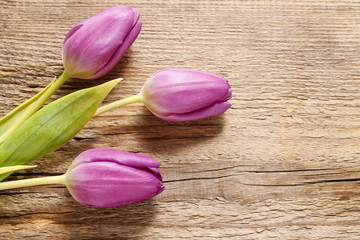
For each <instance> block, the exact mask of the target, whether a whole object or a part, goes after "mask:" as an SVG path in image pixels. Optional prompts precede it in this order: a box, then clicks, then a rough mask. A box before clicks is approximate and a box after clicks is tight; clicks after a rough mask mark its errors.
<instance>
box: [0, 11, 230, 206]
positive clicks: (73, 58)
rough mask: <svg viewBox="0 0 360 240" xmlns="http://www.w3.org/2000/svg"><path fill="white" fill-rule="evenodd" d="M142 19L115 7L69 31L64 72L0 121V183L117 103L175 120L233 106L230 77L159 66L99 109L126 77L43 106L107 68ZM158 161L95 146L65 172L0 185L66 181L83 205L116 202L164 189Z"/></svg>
mask: <svg viewBox="0 0 360 240" xmlns="http://www.w3.org/2000/svg"><path fill="white" fill-rule="evenodd" d="M139 16H140V13H139V12H138V11H137V10H136V9H133V8H130V7H128V6H114V7H112V8H109V9H106V10H104V11H103V12H100V13H98V14H96V15H94V16H93V17H90V18H89V19H87V20H85V21H83V22H81V23H79V24H77V25H75V26H74V27H73V28H72V29H71V30H70V31H69V33H68V34H67V35H66V37H65V39H64V42H63V52H62V58H63V65H64V72H63V73H62V74H61V76H60V77H59V78H57V79H56V78H55V79H54V80H53V81H52V82H50V84H49V85H48V86H47V87H45V88H44V90H43V91H41V92H40V93H38V94H37V95H35V96H34V97H32V98H31V99H29V100H27V101H26V102H24V103H23V104H21V105H19V106H18V107H17V108H15V109H14V110H12V111H11V112H10V113H9V114H7V115H6V116H5V117H3V118H2V119H0V180H3V179H5V178H6V177H7V176H8V175H10V174H11V173H12V172H13V171H15V170H19V169H24V168H29V167H31V166H24V164H28V163H30V162H33V161H35V160H37V159H39V158H41V157H43V156H45V155H47V154H49V153H51V152H53V151H55V150H56V149H58V148H59V147H61V146H62V145H64V144H65V143H66V142H68V141H69V140H70V139H71V138H73V137H74V136H75V135H76V134H77V133H78V132H79V131H80V130H81V129H82V128H83V127H84V125H85V124H86V123H87V122H88V121H89V120H90V119H91V118H92V117H93V116H97V115H99V114H102V113H104V112H107V111H110V110H112V109H114V108H118V107H121V106H124V105H127V104H130V103H135V102H142V103H143V104H144V105H145V106H146V107H147V108H148V109H149V110H150V111H151V112H152V113H153V114H154V115H155V116H157V117H158V118H160V119H162V120H165V121H173V122H184V121H192V120H199V119H203V118H207V117H211V116H215V115H219V114H222V113H224V112H225V111H226V110H227V109H229V108H230V106H231V103H230V102H229V100H230V98H231V96H232V91H231V87H230V85H229V82H228V81H227V80H226V79H225V78H223V77H221V76H219V75H216V74H213V73H209V72H204V71H198V70H191V69H181V68H171V69H163V70H160V71H158V72H156V73H155V74H153V75H152V76H151V77H150V78H149V79H147V80H146V81H145V83H144V85H143V87H142V88H141V90H140V92H139V93H137V94H135V95H133V96H130V97H128V98H124V99H120V100H118V101H115V102H112V103H110V104H107V105H104V106H102V107H100V104H101V103H102V101H103V99H104V98H105V97H106V96H107V95H108V94H109V92H110V91H111V90H112V89H113V88H114V87H115V86H116V85H117V84H118V83H119V82H120V81H121V79H115V80H112V81H109V82H107V83H104V84H102V85H99V86H96V87H93V88H87V89H83V90H79V91H76V92H74V93H71V94H69V95H67V96H64V97H62V98H59V99H57V100H55V101H53V102H51V103H50V104H48V105H46V106H45V107H43V108H41V106H42V105H43V104H44V103H45V102H46V101H47V100H48V99H49V98H50V97H51V96H52V95H53V93H54V92H55V91H56V90H57V89H58V88H59V87H61V85H63V84H64V83H65V82H66V81H67V80H69V79H70V78H81V79H95V78H99V77H101V76H103V75H105V74H106V73H108V72H109V71H110V70H111V69H112V68H113V67H114V66H115V65H116V64H117V63H118V62H119V61H120V59H121V58H122V56H123V55H124V54H125V53H126V51H127V50H128V49H129V48H130V46H131V45H132V44H133V42H134V41H135V40H136V38H137V36H138V35H139V33H140V30H141V26H142V23H141V22H140V21H139ZM40 108H41V109H40ZM39 109H40V110H39ZM159 166H160V163H159V162H157V161H156V160H154V159H153V158H151V157H148V156H145V155H140V154H134V153H129V152H124V151H120V150H115V149H91V150H88V151H85V152H83V153H82V154H80V155H79V156H78V157H77V158H76V159H75V160H74V162H73V163H72V165H71V166H70V167H69V169H68V171H67V172H66V173H65V174H63V175H60V176H51V177H44V178H35V179H25V180H18V181H7V182H1V183H0V190H4V189H10V188H16V187H25V186H34V185H42V184H65V185H66V187H67V188H68V190H69V192H70V193H71V195H72V196H73V197H74V198H75V199H76V200H77V201H78V202H79V203H81V204H83V205H85V206H89V207H96V208H107V207H117V206H123V205H128V204H132V203H135V202H139V201H143V200H146V199H148V198H151V197H153V196H155V195H157V194H159V193H161V192H162V191H163V190H164V185H163V183H162V175H161V173H160V171H159V170H158V168H159Z"/></svg>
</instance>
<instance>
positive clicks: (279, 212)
mask: <svg viewBox="0 0 360 240" xmlns="http://www.w3.org/2000/svg"><path fill="white" fill-rule="evenodd" d="M116 4H119V2H117V1H66V0H60V1H57V2H53V1H50V0H41V1H32V0H26V1H6V0H1V1H0V23H1V28H0V56H1V57H0V89H1V91H0V102H1V103H2V106H1V108H0V115H1V116H2V115H4V114H5V113H6V112H8V111H10V110H11V109H12V108H13V107H15V106H16V105H17V104H19V103H21V102H22V101H24V100H25V99H27V98H28V97H30V96H32V95H33V94H35V93H36V92H38V91H40V89H41V88H42V87H44V86H45V85H46V84H47V83H48V82H49V81H50V80H51V79H52V78H53V76H59V75H60V74H61V72H62V69H63V68H62V62H61V44H62V41H63V38H64V36H65V35H66V33H67V31H68V30H69V29H70V27H71V26H73V25H74V24H76V23H78V22H80V21H82V20H83V19H85V18H87V17H89V16H91V15H93V14H95V13H97V12H99V11H101V10H103V9H105V8H107V7H110V6H113V5H116ZM121 4H125V5H130V6H132V7H135V8H137V9H138V10H139V11H140V12H141V21H142V22H143V30H142V32H141V34H140V36H139V38H138V39H137V40H136V42H135V44H134V45H133V46H132V48H131V49H130V51H129V52H128V53H127V54H126V55H125V57H124V58H123V59H122V60H121V62H120V63H119V64H118V65H117V66H116V67H115V69H114V70H112V71H111V72H110V73H109V74H107V75H106V76H104V77H103V78H101V79H98V80H91V81H84V80H79V79H72V80H69V81H68V83H66V84H65V85H64V86H63V87H62V88H61V89H60V90H59V91H58V92H57V93H56V94H55V96H54V98H52V99H56V98H58V97H60V96H63V95H65V94H67V93H70V92H72V91H74V90H77V89H81V88H84V87H89V86H94V85H96V84H99V83H102V82H105V81H107V80H110V79H112V78H116V77H123V78H124V79H125V80H124V81H123V82H122V83H121V84H120V85H119V86H118V87H117V88H116V89H114V91H113V92H112V93H111V94H110V95H109V97H108V98H107V99H106V102H110V101H113V100H116V99H118V98H122V97H127V96H130V95H132V94H135V93H137V91H139V90H140V88H141V86H142V84H143V82H144V81H145V79H146V78H148V77H149V76H150V75H151V74H152V73H153V72H155V71H157V70H159V69H162V68H166V67H186V68H193V69H201V70H206V71H212V72H215V73H218V74H221V75H223V76H224V77H226V78H228V79H229V81H230V83H231V85H232V89H233V93H234V94H233V98H232V100H231V102H232V103H233V106H232V107H231V109H230V110H229V111H228V112H227V113H226V114H224V115H222V116H218V117H213V118H209V119H204V120H199V121H194V122H189V123H169V122H164V121H161V120H159V119H157V118H156V117H154V116H153V115H152V114H151V113H150V112H149V111H148V110H146V108H145V107H144V106H142V105H141V104H134V105H130V106H126V107H123V108H122V109H117V110H114V111H112V112H108V113H106V114H104V115H102V116H98V117H96V118H94V119H93V120H91V121H90V122H89V123H88V124H87V125H86V127H85V128H84V129H83V130H82V131H81V132H80V133H79V134H78V135H77V136H76V137H75V138H74V139H73V140H71V141H70V142H69V143H68V144H66V145H65V146H64V147H62V148H61V149H59V150H58V151H56V152H54V153H52V154H50V155H48V156H46V157H44V158H43V159H41V160H39V161H37V162H36V164H37V165H38V166H39V167H38V168H36V169H32V170H27V171H21V172H19V173H18V174H15V175H14V176H12V177H11V178H12V179H21V178H27V177H36V176H43V175H44V176H45V175H52V174H60V173H63V172H64V171H66V169H67V167H68V165H69V164H70V163H71V161H72V159H73V158H75V157H76V156H77V155H78V154H79V153H80V152H82V151H85V150H86V149H89V148H94V147H112V148H118V149H122V150H126V151H131V152H138V153H142V154H147V155H151V156H153V157H154V158H156V159H157V160H159V161H161V162H162V164H163V165H162V167H161V171H162V172H163V173H164V181H165V186H166V190H165V191H164V192H163V193H162V194H161V195H160V196H157V197H155V198H154V199H152V200H149V201H146V202H143V203H139V204H135V205H132V206H127V207H122V208H116V209H106V210H98V209H89V208H85V207H82V206H80V205H79V204H77V203H76V202H75V201H74V200H73V199H72V198H71V196H70V195H69V193H68V192H67V190H66V189H65V188H64V187H44V186H43V187H32V188H26V189H19V190H11V191H5V192H2V193H0V199H1V201H0V209H1V211H0V238H1V239H21V238H27V239H219V238H224V239H269V238H275V239H321V238H323V239H359V238H360V236H359V232H360V231H359V229H360V226H359V223H358V220H359V218H360V207H359V206H360V204H359V203H360V189H359V182H360V167H359V157H360V148H359V146H360V141H359V139H360V138H359V137H360V121H359V119H360V111H359V107H360V97H359V90H360V88H359V80H360V77H359V76H360V70H359V66H360V60H359V53H360V28H359V24H360V2H359V1H353V0H341V1H336V0H321V1H310V0H301V1H284V0H275V1H269V0H259V1H246V0H241V1H233V0H226V1H211V0H200V1H190V0H185V1H175V0H170V1H162V0H156V1H141V0H135V1H123V2H121Z"/></svg>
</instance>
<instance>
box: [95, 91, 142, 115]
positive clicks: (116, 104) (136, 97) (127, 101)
mask: <svg viewBox="0 0 360 240" xmlns="http://www.w3.org/2000/svg"><path fill="white" fill-rule="evenodd" d="M137 102H141V97H140V93H138V94H136V95H133V96H131V97H127V98H123V99H120V100H117V101H115V102H112V103H109V104H107V105H104V106H102V107H100V108H98V110H97V111H96V112H95V114H94V116H97V115H100V114H102V113H104V112H107V111H110V110H112V109H114V108H118V107H122V106H125V105H128V104H131V103H137Z"/></svg>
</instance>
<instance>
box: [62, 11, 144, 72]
mask: <svg viewBox="0 0 360 240" xmlns="http://www.w3.org/2000/svg"><path fill="white" fill-rule="evenodd" d="M139 15H140V14H139V12H138V11H137V10H136V9H132V8H130V7H128V6H121V5H119V6H114V7H112V8H109V9H106V10H104V11H102V12H100V13H98V14H96V15H94V16H92V17H91V18H89V19H87V20H85V21H83V22H82V23H81V24H79V25H76V26H75V27H73V28H72V29H71V30H70V32H69V34H68V35H67V36H66V38H65V40H64V43H63V62H64V67H65V71H66V72H67V73H68V74H69V75H71V76H72V77H78V78H83V79H93V78H97V77H100V76H102V75H104V74H105V73H107V72H108V71H110V69H111V68H112V67H114V66H115V65H116V63H117V62H118V61H119V60H120V59H121V57H122V56H123V55H124V54H125V52H126V50H127V49H128V48H129V47H130V45H131V44H129V42H131V43H132V42H133V41H135V38H136V36H137V35H138V34H139V32H140V28H141V24H140V28H139V24H136V22H137V21H138V19H139ZM134 26H136V27H134ZM133 31H134V33H131V32H133ZM135 33H136V34H135ZM127 37H129V38H130V39H129V40H127ZM125 42H126V45H125V46H127V47H126V48H125V46H122V45H123V44H124V43H125ZM108 64H110V65H108Z"/></svg>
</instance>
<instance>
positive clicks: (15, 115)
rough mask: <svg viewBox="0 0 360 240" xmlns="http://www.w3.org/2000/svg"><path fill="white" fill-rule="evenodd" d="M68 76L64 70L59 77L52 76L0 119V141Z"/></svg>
mask: <svg viewBox="0 0 360 240" xmlns="http://www.w3.org/2000/svg"><path fill="white" fill-rule="evenodd" d="M69 78H70V76H68V75H67V74H66V73H65V72H64V73H63V74H62V75H61V76H60V78H59V79H56V78H54V80H52V81H51V82H50V84H49V85H47V86H46V87H45V88H44V89H43V90H42V91H41V92H39V93H38V94H36V95H35V96H34V97H32V98H30V99H29V100H27V101H25V102H24V103H22V104H21V105H19V106H17V107H16V108H15V109H14V110H12V111H11V112H9V113H8V114H7V115H6V116H4V117H3V118H1V119H0V143H2V142H4V141H5V139H6V138H8V137H9V136H10V135H11V134H12V133H13V132H14V131H15V130H16V129H17V128H18V127H19V126H20V125H21V124H22V123H23V122H24V121H25V120H26V119H28V118H29V117H30V116H31V115H32V114H34V113H35V112H36V111H37V110H39V108H40V107H41V106H42V105H44V103H45V102H46V101H47V100H48V99H49V98H50V97H51V96H52V95H53V94H54V92H55V91H56V90H57V89H58V88H59V87H60V86H61V85H63V84H64V83H65V82H66V80H68V79H69Z"/></svg>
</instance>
